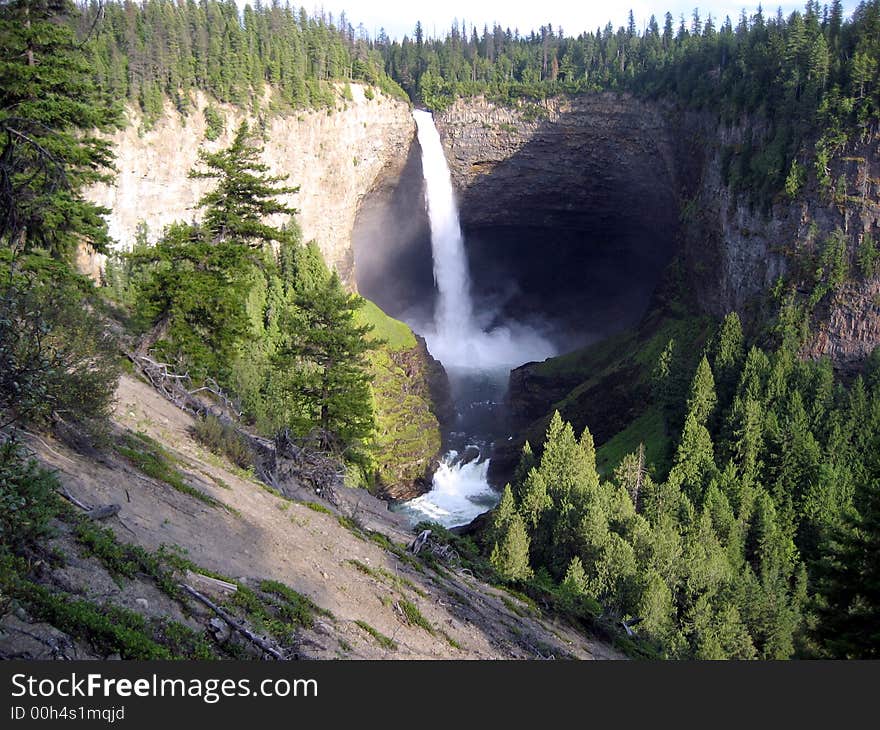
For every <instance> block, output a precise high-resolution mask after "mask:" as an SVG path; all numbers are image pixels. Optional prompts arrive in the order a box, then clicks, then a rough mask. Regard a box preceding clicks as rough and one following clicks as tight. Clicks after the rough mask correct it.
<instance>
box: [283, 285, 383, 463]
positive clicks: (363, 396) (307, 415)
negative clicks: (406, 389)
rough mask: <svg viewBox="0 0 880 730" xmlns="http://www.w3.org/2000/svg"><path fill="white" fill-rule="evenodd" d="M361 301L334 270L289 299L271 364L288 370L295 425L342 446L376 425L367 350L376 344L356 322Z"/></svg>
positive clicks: (362, 301)
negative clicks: (283, 339) (281, 343)
mask: <svg viewBox="0 0 880 730" xmlns="http://www.w3.org/2000/svg"><path fill="white" fill-rule="evenodd" d="M363 303H364V299H363V298H362V297H360V296H357V295H353V294H350V293H348V292H347V291H346V290H345V289H344V288H343V286H342V283H341V282H340V280H339V276H338V275H337V274H336V273H335V272H334V273H333V274H332V275H331V276H330V277H329V278H328V279H327V280H326V282H324V283H319V284H318V285H317V286H314V287H309V288H306V289H304V290H302V291H300V292H298V293H297V294H296V295H295V297H294V304H295V307H294V308H293V309H291V310H290V312H289V315H288V317H287V320H286V321H285V322H284V323H283V326H284V328H285V329H286V330H287V331H288V332H289V333H290V335H289V337H288V339H287V342H286V343H285V345H284V346H283V347H282V348H280V351H279V353H278V355H277V357H276V361H275V367H276V369H277V370H278V371H279V372H288V373H289V378H290V382H289V396H288V397H289V399H290V401H291V403H292V412H293V413H294V414H295V416H294V423H293V425H294V427H295V428H296V430H298V431H300V432H303V431H308V430H311V429H314V428H318V429H320V435H321V439H322V440H323V441H324V442H325V443H326V444H328V445H329V444H330V443H331V442H332V441H333V439H334V438H337V439H339V440H340V441H341V444H342V445H343V446H344V447H349V446H354V445H356V443H357V442H359V441H361V440H363V439H365V438H367V437H368V436H369V435H370V434H371V433H372V431H373V429H374V427H375V417H374V411H373V401H372V393H371V391H370V382H371V380H372V376H371V375H370V370H369V363H368V361H367V357H366V355H367V353H368V352H370V351H371V350H374V349H375V348H376V347H378V345H379V342H378V341H377V340H374V339H368V338H367V335H368V334H369V332H370V331H371V329H372V327H371V326H369V325H360V324H358V323H357V319H356V313H357V311H358V310H359V309H360V308H361V307H362V306H363Z"/></svg>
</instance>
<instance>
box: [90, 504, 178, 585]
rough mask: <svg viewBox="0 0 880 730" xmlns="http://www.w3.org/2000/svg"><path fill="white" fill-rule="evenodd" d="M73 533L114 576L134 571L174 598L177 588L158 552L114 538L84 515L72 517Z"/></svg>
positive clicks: (112, 534) (123, 575)
mask: <svg viewBox="0 0 880 730" xmlns="http://www.w3.org/2000/svg"><path fill="white" fill-rule="evenodd" d="M73 534H74V536H75V537H76V540H77V542H78V543H79V544H80V545H82V546H83V548H85V551H86V553H87V554H88V555H92V556H94V557H96V558H97V559H98V560H100V561H101V564H102V565H103V566H104V567H105V568H106V569H107V572H109V573H110V575H112V576H113V577H114V578H118V577H120V576H121V577H125V578H129V579H131V578H134V577H135V576H136V575H137V574H138V573H144V574H146V575H148V576H150V577H151V578H152V579H153V580H154V581H155V583H156V585H157V586H158V587H159V589H160V590H161V591H162V592H163V593H165V594H166V595H167V596H169V597H171V598H174V599H178V598H179V597H180V589H179V588H178V587H177V582H176V581H175V580H174V574H173V570H171V569H169V567H168V565H167V564H166V562H165V560H163V556H162V554H161V553H159V554H154V553H150V552H147V551H146V550H144V549H143V548H142V547H140V546H139V545H129V544H126V543H121V542H119V541H117V539H116V535H115V534H114V533H113V532H112V530H109V529H107V528H104V527H98V526H97V525H95V524H94V523H93V522H92V521H91V520H89V519H88V518H86V517H79V518H78V519H76V522H75V524H74V528H73Z"/></svg>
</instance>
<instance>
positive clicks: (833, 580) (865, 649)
mask: <svg viewBox="0 0 880 730" xmlns="http://www.w3.org/2000/svg"><path fill="white" fill-rule="evenodd" d="M859 496H860V503H861V504H860V507H859V509H858V511H855V510H852V511H850V512H849V514H848V515H847V518H846V520H845V524H844V525H843V526H842V527H841V528H838V529H836V530H834V531H833V533H832V536H831V538H830V539H829V540H828V543H827V545H826V550H825V553H826V557H825V559H824V560H823V561H822V564H821V566H820V569H819V577H820V586H819V591H820V594H821V596H822V599H823V600H822V605H821V608H820V611H819V615H820V622H819V625H818V627H817V630H816V632H817V634H818V638H819V639H820V641H821V642H822V646H823V648H824V650H825V651H827V652H828V654H829V655H830V656H832V657H836V658H840V659H844V658H845V659H877V658H878V657H880V560H878V555H880V480H876V479H875V480H874V481H872V482H870V483H869V484H868V485H867V486H866V487H865V488H864V489H863V490H861V494H860V495H859Z"/></svg>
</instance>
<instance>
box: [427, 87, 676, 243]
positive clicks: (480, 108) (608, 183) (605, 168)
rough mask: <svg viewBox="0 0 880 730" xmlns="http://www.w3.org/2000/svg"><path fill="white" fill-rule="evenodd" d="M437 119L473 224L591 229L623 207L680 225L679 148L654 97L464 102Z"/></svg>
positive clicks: (653, 224) (466, 220) (465, 215)
mask: <svg viewBox="0 0 880 730" xmlns="http://www.w3.org/2000/svg"><path fill="white" fill-rule="evenodd" d="M437 126H438V129H439V130H440V132H441V136H442V138H443V141H444V145H445V146H446V148H447V150H448V153H449V154H448V158H449V164H450V168H451V171H452V175H453V179H454V181H455V184H456V186H457V187H458V188H459V189H460V190H461V191H462V196H461V217H462V223H463V224H464V225H465V226H466V227H471V226H476V227H479V226H487V225H493V224H497V223H503V224H504V225H518V224H522V225H529V226H534V225H536V224H540V225H542V226H546V227H549V228H554V229H566V228H567V229H571V228H575V229H578V230H589V229H591V228H595V227H596V226H597V225H602V224H603V222H605V221H608V220H617V219H620V218H621V211H626V215H627V216H629V217H630V218H632V219H633V220H635V221H638V222H639V223H642V224H644V225H645V229H646V230H652V229H654V230H656V229H657V228H658V227H659V226H662V225H664V224H667V223H668V222H670V221H671V222H672V224H673V225H674V222H675V216H676V202H677V201H676V197H677V192H678V191H677V182H676V167H675V161H674V154H673V152H674V146H673V140H672V134H671V130H670V129H669V126H668V124H667V123H666V119H665V117H664V115H663V114H662V113H661V111H660V110H659V109H658V108H657V107H656V106H654V105H650V104H646V103H643V102H640V101H638V100H636V99H634V98H632V97H628V96H619V95H613V94H599V95H594V96H582V97H576V98H571V99H568V98H561V99H550V100H547V101H545V102H541V103H527V104H522V105H520V106H518V107H514V108H507V107H501V106H498V105H496V104H494V103H492V102H488V101H486V100H484V99H477V100H472V101H469V100H459V101H457V102H456V103H455V104H453V105H452V106H451V107H450V108H449V109H447V110H446V111H444V112H443V113H442V114H439V115H438V117H437ZM634 200H638V201H639V205H638V206H637V207H636V206H633V205H632V202H633V201H634ZM649 217H650V218H653V220H652V221H650V222H649V221H648V220H647V219H648V218H649ZM658 219H660V220H659V221H658Z"/></svg>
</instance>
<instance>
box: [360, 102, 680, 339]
mask: <svg viewBox="0 0 880 730" xmlns="http://www.w3.org/2000/svg"><path fill="white" fill-rule="evenodd" d="M535 109H536V110H537V111H535ZM535 109H533V110H532V112H531V114H532V118H529V114H528V111H529V110H528V109H526V110H525V112H523V111H522V110H511V109H502V108H499V107H495V106H493V105H489V104H487V103H485V102H481V101H479V100H471V101H469V102H460V103H457V104H455V105H453V107H452V108H451V109H449V110H447V111H445V112H443V113H440V114H438V115H437V126H438V128H439V130H440V133H441V137H442V140H443V143H444V147H445V148H446V150H447V158H448V160H449V165H450V168H451V172H452V176H453V181H454V183H455V187H456V189H457V194H458V198H459V205H460V214H461V223H462V229H463V232H464V237H465V251H466V254H467V258H468V264H469V269H470V277H471V296H472V297H473V300H474V312H475V317H476V319H477V320H478V321H479V322H480V324H481V325H482V326H483V327H484V328H491V327H495V326H503V325H505V324H507V323H509V322H518V323H521V324H525V325H529V326H531V327H533V328H535V329H537V330H538V331H540V332H541V333H542V334H544V335H545V336H548V337H550V338H551V340H552V341H553V343H554V344H555V346H556V347H557V349H558V350H559V351H560V352H565V351H568V350H571V349H574V348H575V347H578V346H581V345H583V344H587V343H589V342H593V341H595V340H596V339H600V338H601V337H603V336H607V335H608V334H611V333H613V332H615V331H618V330H619V329H621V328H624V327H627V326H631V325H633V324H635V323H636V322H637V321H638V319H639V318H640V317H641V316H642V315H643V314H644V312H645V310H646V309H647V306H648V303H649V300H650V297H651V294H652V292H653V291H654V289H655V288H656V286H657V283H658V282H659V278H660V275H661V273H662V271H663V269H664V268H665V266H666V264H667V263H668V262H669V260H670V258H671V255H672V252H673V249H674V243H675V236H676V232H677V226H678V198H677V189H676V181H675V170H674V164H673V162H672V159H673V144H672V142H671V141H670V139H669V133H668V130H667V127H666V124H665V122H664V121H663V119H662V118H661V116H660V115H659V113H657V112H656V111H654V110H651V108H650V107H646V105H643V104H641V103H638V102H635V101H631V100H625V99H624V101H623V103H620V102H619V100H617V99H616V97H615V99H613V100H612V99H611V98H608V97H605V96H600V97H590V98H587V99H582V100H580V99H579V100H576V102H573V103H570V104H569V105H568V106H566V107H560V106H558V105H557V106H554V105H548V107H547V108H543V107H541V108H538V107H535ZM536 115H537V116H536ZM353 239H354V246H355V262H356V265H355V268H356V276H357V282H358V287H359V289H360V291H361V292H362V293H363V294H364V295H365V296H367V297H369V298H371V299H373V300H375V301H376V302H377V303H379V304H380V306H382V307H383V308H384V309H385V310H386V311H388V312H389V313H390V314H391V315H392V316H396V317H401V318H403V319H405V320H407V321H409V322H410V323H412V324H415V325H416V326H417V325H418V324H419V323H420V322H425V321H427V320H429V319H430V317H431V314H432V312H433V307H434V300H435V295H436V293H435V286H434V282H433V277H432V273H431V264H430V233H429V229H428V221H427V216H426V214H425V208H424V191H423V184H422V180H421V165H420V162H419V160H418V145H417V144H416V143H414V144H413V148H412V149H411V150H410V153H409V156H408V159H407V163H406V166H405V167H404V169H403V171H402V173H401V175H400V177H399V178H398V179H396V180H391V181H388V180H386V181H385V182H384V183H383V184H382V185H380V186H378V187H377V188H376V189H374V191H373V192H372V193H371V194H370V195H368V196H367V198H366V199H365V201H364V202H363V204H362V205H361V208H360V211H359V214H358V217H357V220H356V223H355V231H354V236H353Z"/></svg>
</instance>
